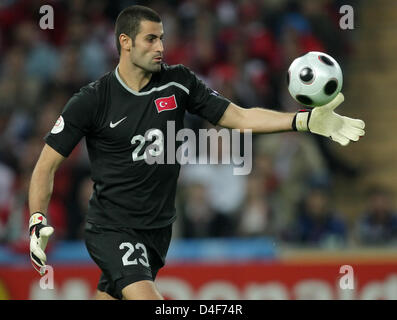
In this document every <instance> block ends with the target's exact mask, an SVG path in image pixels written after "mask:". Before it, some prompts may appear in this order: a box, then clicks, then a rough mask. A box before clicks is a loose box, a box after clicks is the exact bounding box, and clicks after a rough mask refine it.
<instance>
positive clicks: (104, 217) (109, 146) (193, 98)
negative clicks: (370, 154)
mask: <svg viewBox="0 0 397 320" xmlns="http://www.w3.org/2000/svg"><path fill="white" fill-rule="evenodd" d="M162 37H163V26H162V22H161V19H160V17H159V16H158V14H157V13H156V12H154V11H153V10H151V9H149V8H146V7H142V6H131V7H128V8H126V9H124V10H123V11H122V12H121V13H120V15H119V17H118V18H117V21H116V44H117V48H118V50H119V53H120V60H119V64H118V66H117V67H116V69H115V70H113V71H112V72H109V73H108V74H106V75H104V76H103V77H102V78H101V79H99V80H97V81H96V82H94V83H91V84H89V85H87V86H85V87H83V88H82V89H81V90H80V92H79V93H77V94H75V95H74V96H73V97H72V98H71V99H70V100H69V101H68V103H67V104H66V106H65V108H64V110H63V112H62V114H61V116H60V117H59V119H58V121H57V122H56V124H55V126H54V127H53V128H52V130H51V132H49V133H48V134H47V135H46V138H45V142H46V144H45V145H44V148H43V150H42V152H41V155H40V157H39V159H38V161H37V164H36V166H35V169H34V171H33V174H32V179H31V183H30V189H29V208H30V213H31V218H30V223H29V232H30V236H31V241H30V256H31V261H32V264H33V266H34V267H35V269H36V270H37V271H38V272H40V273H41V274H42V273H43V271H44V270H45V269H44V268H43V267H44V266H45V264H46V255H45V247H46V244H47V241H48V239H49V237H50V236H51V234H52V233H53V232H54V230H53V228H52V227H50V226H49V225H48V224H47V219H46V215H47V209H48V204H49V201H50V198H51V194H52V186H53V181H54V175H55V172H56V170H57V168H58V167H59V165H60V164H61V163H62V161H63V160H64V159H65V158H66V157H68V155H69V154H70V153H71V151H72V150H73V148H74V147H75V146H76V145H77V143H78V142H79V141H80V140H81V139H82V138H83V137H85V138H86V142H87V149H88V154H89V158H90V164H91V175H92V179H93V181H94V190H93V194H92V197H91V199H90V203H89V210H88V215H87V222H86V226H85V242H86V246H87V249H88V252H89V254H90V256H91V257H92V259H93V260H94V261H95V263H96V264H97V265H98V267H99V268H100V269H101V271H102V275H101V278H100V280H99V283H98V291H97V295H96V298H97V299H162V296H161V294H160V293H159V291H158V290H157V288H156V286H155V284H154V280H155V278H156V275H157V272H158V270H159V269H160V268H161V267H163V265H164V263H165V257H166V254H167V250H168V247H169V243H170V240H171V228H172V223H173V222H174V221H175V219H176V212H175V192H176V182H177V179H178V176H179V169H180V165H179V164H178V163H175V164H158V163H154V164H151V165H150V164H148V163H146V162H145V161H144V160H143V159H142V157H141V154H138V151H137V149H138V148H142V146H143V145H141V143H142V141H143V143H144V142H145V140H142V139H144V136H145V133H146V131H147V130H148V129H150V128H154V130H156V132H157V133H158V132H159V131H162V132H163V134H164V136H163V139H159V140H156V142H157V143H158V144H162V143H166V142H167V136H166V134H165V133H166V132H167V130H166V127H167V122H168V121H174V122H175V124H176V130H180V129H182V128H183V119H184V114H185V112H186V111H188V112H191V113H194V114H198V115H199V116H201V117H203V118H204V119H206V120H208V121H210V122H211V123H212V124H217V125H220V126H223V127H226V128H235V129H252V131H253V132H256V133H270V132H282V131H292V130H296V131H309V132H312V133H314V134H319V135H322V136H325V137H327V138H330V139H332V140H334V141H336V142H338V143H340V144H341V145H343V146H345V145H347V144H348V143H349V142H350V141H357V140H358V139H359V138H360V136H363V135H364V122H363V121H362V120H357V119H351V118H348V117H345V116H341V115H339V114H337V113H335V111H334V110H335V108H336V107H338V105H340V104H341V103H342V102H343V99H344V98H343V95H342V94H338V95H337V97H336V98H335V99H334V100H333V101H331V102H330V103H329V104H327V105H325V106H322V107H317V108H314V109H312V110H301V111H299V112H298V113H282V112H276V111H271V110H267V109H262V108H252V109H244V108H241V107H239V106H237V105H235V104H234V103H232V102H231V101H229V100H227V99H226V98H224V97H222V96H221V95H219V94H217V93H216V92H214V91H213V90H211V89H210V88H208V87H207V86H206V85H205V84H204V83H203V82H202V81H201V80H199V79H198V78H197V77H196V75H195V74H194V73H193V72H191V71H190V70H189V69H188V68H186V67H184V66H182V65H177V66H168V65H166V64H165V63H162V57H163V45H162ZM135 142H136V144H135ZM160 147H163V145H160ZM163 150H166V148H163Z"/></svg>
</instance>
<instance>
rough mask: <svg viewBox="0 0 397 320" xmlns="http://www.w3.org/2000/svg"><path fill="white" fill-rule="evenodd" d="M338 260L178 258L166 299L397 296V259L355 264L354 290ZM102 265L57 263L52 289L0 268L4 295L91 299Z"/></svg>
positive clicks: (165, 274) (167, 279) (20, 271)
mask: <svg viewBox="0 0 397 320" xmlns="http://www.w3.org/2000/svg"><path fill="white" fill-rule="evenodd" d="M341 267H342V264H340V263H336V262H333V263H314V262H313V263H304V264H300V263H287V262H285V263H283V262H274V263H263V262H247V263H245V262H244V263H238V264H233V263H226V264H223V263H212V264H210V263H194V264H193V263H183V264H182V263H179V264H169V265H168V266H166V267H165V268H164V269H163V270H161V271H160V272H159V275H158V278H157V280H156V283H157V285H158V287H159V289H160V291H161V292H162V294H163V295H164V296H165V297H166V298H167V299H210V300H212V299H225V300H227V299H252V300H256V299H261V300H262V299H309V300H311V299H327V300H328V299H349V300H350V299H387V300H396V299H397V262H396V261H377V262H376V263H374V262H365V263H360V264H351V267H352V268H353V269H352V270H353V273H354V276H353V278H354V280H353V281H354V283H353V284H354V289H342V288H341V287H340V282H341V280H342V281H343V279H341V277H343V276H345V275H346V274H345V273H343V272H342V273H341ZM99 276H100V271H99V269H98V268H97V267H96V266H94V265H91V264H87V265H78V266H77V265H58V266H54V289H45V290H43V289H42V288H41V287H40V277H39V275H38V274H37V273H36V272H35V271H34V270H33V269H32V268H29V267H24V268H15V267H0V299H78V300H79V299H91V298H92V297H93V295H94V293H95V290H96V285H97V281H98V279H99Z"/></svg>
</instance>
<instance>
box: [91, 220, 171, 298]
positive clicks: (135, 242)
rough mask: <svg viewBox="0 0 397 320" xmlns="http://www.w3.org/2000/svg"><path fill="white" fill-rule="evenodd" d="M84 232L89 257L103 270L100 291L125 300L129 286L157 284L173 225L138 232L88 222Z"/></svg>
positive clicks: (99, 284)
mask: <svg viewBox="0 0 397 320" xmlns="http://www.w3.org/2000/svg"><path fill="white" fill-rule="evenodd" d="M84 231H85V244H86V247H87V250H88V253H89V254H90V256H91V258H92V259H93V260H94V261H95V263H96V264H97V265H98V266H99V268H100V269H101V270H102V275H101V278H100V279H99V283H98V290H99V291H103V292H107V293H108V294H110V295H111V296H113V297H114V298H116V299H122V294H121V290H122V289H123V288H124V287H126V286H128V285H129V284H131V283H134V282H137V281H141V280H152V281H154V280H155V278H156V275H157V272H158V271H159V270H160V268H162V267H163V266H164V264H165V257H166V255H167V251H168V247H169V244H170V241H171V235H172V225H169V226H166V227H164V228H159V229H147V230H138V229H130V228H119V227H111V226H110V227H109V226H102V225H101V226H100V225H97V224H93V223H90V222H87V223H86V226H85V230H84Z"/></svg>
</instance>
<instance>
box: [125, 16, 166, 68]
mask: <svg viewBox="0 0 397 320" xmlns="http://www.w3.org/2000/svg"><path fill="white" fill-rule="evenodd" d="M163 33H164V31H163V24H162V23H161V22H152V21H148V20H142V21H141V24H140V30H139V33H138V34H137V35H136V37H135V41H132V48H131V51H130V59H131V63H132V64H133V65H135V66H137V67H139V68H141V69H143V70H144V71H147V72H158V71H160V70H161V61H162V59H163V51H164V48H163V41H162V39H163Z"/></svg>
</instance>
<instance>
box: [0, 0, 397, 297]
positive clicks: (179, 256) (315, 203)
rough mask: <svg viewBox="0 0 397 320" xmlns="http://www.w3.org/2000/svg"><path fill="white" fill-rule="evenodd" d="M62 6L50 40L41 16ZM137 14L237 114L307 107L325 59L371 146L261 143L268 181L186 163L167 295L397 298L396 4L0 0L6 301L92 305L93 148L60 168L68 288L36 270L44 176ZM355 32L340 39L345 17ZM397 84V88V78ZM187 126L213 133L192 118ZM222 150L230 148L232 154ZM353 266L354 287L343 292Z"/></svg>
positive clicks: (54, 205) (59, 214)
mask: <svg viewBox="0 0 397 320" xmlns="http://www.w3.org/2000/svg"><path fill="white" fill-rule="evenodd" d="M45 4H49V5H51V6H52V7H53V8H54V13H55V17H54V22H55V25H54V26H55V28H54V29H53V30H41V29H40V27H39V20H40V18H41V15H40V13H39V8H40V7H41V6H42V5H45ZM131 4H143V5H148V6H151V7H152V8H153V9H155V10H157V11H158V12H159V13H160V15H161V17H162V19H163V23H164V28H165V40H164V43H165V61H166V62H167V63H168V64H176V63H183V64H185V65H186V66H189V67H190V68H191V69H192V70H194V71H195V72H196V73H197V74H198V75H199V76H200V77H201V78H202V79H203V80H205V81H206V83H207V84H208V85H209V86H210V87H212V88H213V89H215V90H217V91H219V92H220V93H222V94H223V95H225V96H226V97H228V98H229V99H231V100H232V101H234V102H236V103H237V104H239V105H241V106H244V107H247V108H250V107H254V106H265V107H267V108H273V109H276V110H281V111H294V110H297V108H298V105H296V104H295V103H294V102H293V101H292V99H291V98H290V97H289V95H288V92H287V91H286V81H285V74H286V70H287V68H288V66H289V64H290V62H291V61H292V60H293V59H294V58H295V57H297V56H299V55H301V54H302V53H304V52H306V51H324V52H327V53H329V54H330V55H332V56H333V57H335V58H336V59H337V61H339V63H340V64H341V66H342V70H343V71H344V88H343V92H344V94H345V97H346V99H345V102H344V104H343V105H342V106H341V107H340V108H341V110H340V112H341V113H343V114H345V115H348V116H352V117H359V118H362V119H363V120H365V122H366V124H367V129H366V132H367V134H366V136H365V137H364V138H363V139H361V141H360V142H359V143H356V144H351V145H349V146H348V147H345V148H342V147H339V146H338V145H336V144H335V143H332V142H330V141H328V140H326V139H322V138H318V137H315V136H312V135H310V134H296V133H283V134H277V135H257V136H254V149H253V172H252V173H251V174H250V175H249V176H233V175H231V169H232V166H228V165H217V166H213V165H205V166H193V165H192V166H185V167H183V168H182V173H181V177H180V181H179V191H178V196H177V206H178V212H179V218H178V220H177V222H176V223H175V226H174V236H173V242H172V244H171V248H170V252H169V256H168V262H167V266H166V267H165V268H164V269H163V270H162V271H161V272H160V273H159V277H158V280H157V282H158V285H159V288H160V290H161V291H162V292H163V294H164V295H165V296H166V297H167V298H170V299H396V298H397V255H396V253H395V252H394V251H395V250H394V249H395V243H396V239H397V222H396V220H397V217H396V215H395V210H394V209H395V206H394V198H395V193H396V191H397V185H396V183H395V181H396V179H395V178H396V174H397V171H396V170H397V169H396V166H395V159H396V148H395V147H394V145H395V143H394V130H393V129H391V128H393V127H394V120H395V110H394V108H393V105H392V103H394V102H395V101H396V91H395V90H394V88H393V85H394V83H395V80H396V71H395V70H397V69H396V68H395V67H396V66H397V62H396V58H395V54H394V53H395V52H396V43H397V42H396V40H395V38H396V32H397V31H396V30H397V28H396V24H397V19H396V18H397V3H396V2H395V1H392V0H390V1H389V0H382V1H379V2H376V4H375V2H374V1H368V0H367V1H332V0H322V1H314V0H307V1H304V0H302V1H287V0H262V1H259V0H257V1H243V0H242V1H228V0H217V1H209V0H200V1H193V0H190V1H189V0H186V1H182V0H180V1H177V0H173V1H151V2H150V1H146V2H140V1H136V2H134V1H126V0H125V1H89V0H71V1H54V0H47V1H41V0H3V1H1V2H0V28H1V32H0V57H1V59H0V242H1V244H0V299H90V298H91V297H92V294H93V292H94V289H95V285H96V282H97V279H98V277H99V270H98V269H97V267H96V266H94V265H93V263H92V262H91V260H90V259H89V257H88V254H87V252H86V251H85V247H84V245H83V242H82V232H81V230H82V225H83V221H84V215H85V210H86V205H87V201H88V198H89V196H90V189H91V186H92V184H91V181H90V179H89V167H88V163H87V155H86V153H85V150H84V142H82V143H81V144H80V145H79V146H78V147H77V148H76V149H75V151H74V152H73V154H72V155H71V156H70V158H69V159H68V160H67V161H66V162H65V163H64V164H63V166H62V167H61V168H60V169H59V171H58V173H57V175H56V179H55V185H54V193H53V197H52V201H51V204H50V208H49V219H50V223H51V224H52V225H53V226H54V227H55V232H56V233H55V235H54V236H53V237H52V239H51V243H50V244H49V248H48V259H49V263H50V265H51V266H53V267H54V277H55V278H54V279H55V289H53V290H42V289H41V288H40V287H39V280H40V278H39V276H38V274H37V273H36V272H35V271H34V270H33V268H32V267H31V266H30V262H29V258H28V235H27V228H28V227H27V225H28V209H27V188H28V183H29V179H30V175H31V172H32V170H33V167H34V164H35V162H36V161H37V158H38V155H39V152H40V150H41V148H42V146H43V140H42V138H43V136H44V134H45V133H46V132H47V131H48V130H50V129H51V127H52V125H53V123H54V122H55V120H56V119H57V117H58V114H59V112H60V111H61V110H62V108H63V105H64V104H65V102H66V101H67V100H68V98H69V97H70V96H71V95H72V94H73V93H74V92H75V91H76V90H78V89H79V88H80V87H81V86H82V85H84V84H86V83H87V82H90V81H92V80H95V79H96V78H98V77H99V76H101V75H102V74H103V73H105V72H107V71H109V70H112V69H113V68H114V67H115V65H116V63H117V59H118V57H117V52H116V49H115V45H114V36H113V24H114V21H115V18H116V16H117V14H118V12H119V11H120V10H121V9H122V8H124V7H126V6H127V5H131ZM346 4H347V5H351V6H352V7H353V9H354V27H355V28H354V29H353V30H341V29H340V27H339V20H340V19H341V17H342V16H343V14H342V13H339V9H340V7H341V6H342V5H346ZM393 81H394V82H393ZM186 125H187V126H188V127H190V128H193V129H195V130H197V129H199V128H208V124H207V123H205V122H203V121H202V120H200V119H198V118H196V117H194V116H191V115H187V117H186ZM223 152H228V151H227V150H223ZM344 265H349V266H352V267H353V271H354V279H355V281H354V285H355V286H354V289H353V290H349V289H341V288H340V280H341V277H342V276H343V273H341V272H340V268H341V267H342V266H344Z"/></svg>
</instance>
